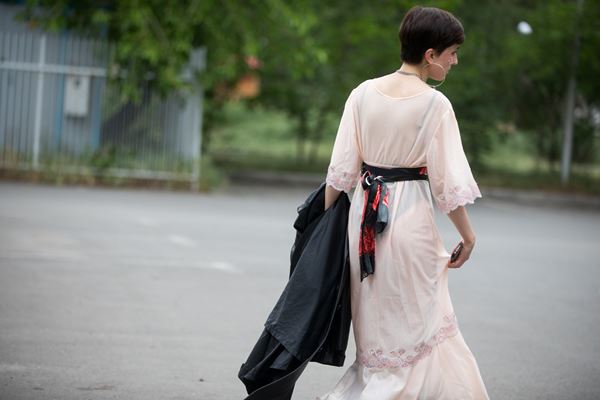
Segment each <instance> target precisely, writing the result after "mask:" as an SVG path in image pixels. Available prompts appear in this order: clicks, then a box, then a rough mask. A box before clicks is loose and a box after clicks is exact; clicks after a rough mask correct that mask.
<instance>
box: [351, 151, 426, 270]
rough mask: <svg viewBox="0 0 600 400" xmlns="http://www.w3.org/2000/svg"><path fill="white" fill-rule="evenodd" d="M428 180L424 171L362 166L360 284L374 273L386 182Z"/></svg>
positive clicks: (384, 218) (385, 220)
mask: <svg viewBox="0 0 600 400" xmlns="http://www.w3.org/2000/svg"><path fill="white" fill-rule="evenodd" d="M413 180H427V168H426V167H421V168H389V169H388V168H379V167H373V166H371V165H368V164H365V163H363V165H362V175H361V186H362V188H363V192H364V208H363V213H362V219H361V222H360V239H359V242H358V252H359V259H360V280H361V281H362V280H363V279H364V278H366V277H367V276H369V275H372V274H373V273H375V235H377V234H378V233H381V232H383V230H384V229H385V227H386V226H387V223H388V190H387V185H386V182H397V181H413Z"/></svg>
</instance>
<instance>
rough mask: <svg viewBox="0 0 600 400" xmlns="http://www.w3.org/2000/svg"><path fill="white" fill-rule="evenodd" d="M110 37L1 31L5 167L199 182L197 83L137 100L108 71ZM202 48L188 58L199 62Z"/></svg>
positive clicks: (0, 135)
mask: <svg viewBox="0 0 600 400" xmlns="http://www.w3.org/2000/svg"><path fill="white" fill-rule="evenodd" d="M111 51H112V48H111V46H110V45H109V44H108V43H107V42H106V41H103V40H98V39H93V38H83V37H77V36H74V35H73V34H68V33H62V34H49V33H46V32H39V31H32V32H25V33H24V32H10V31H0V168H3V169H20V170H36V171H40V170H41V171H46V170H50V171H53V172H56V173H58V174H60V173H83V174H94V175H106V176H120V177H134V178H146V179H168V180H189V181H190V182H191V183H192V184H193V185H195V184H196V183H197V182H198V178H199V173H200V171H199V165H200V163H199V162H200V145H201V143H200V138H201V133H200V127H201V116H202V98H201V93H202V92H201V88H199V87H197V86H195V87H194V90H190V91H188V92H186V93H183V92H182V93H173V94H171V95H170V96H168V97H167V98H161V97H160V96H158V95H157V94H156V93H154V92H153V91H152V89H151V82H150V81H149V82H148V83H147V85H145V87H143V88H141V96H140V100H139V101H137V102H132V101H128V100H126V99H125V98H124V96H123V92H122V90H121V85H120V84H119V81H118V80H116V81H114V80H113V81H110V80H109V79H108V78H107V75H108V74H107V67H108V65H109V60H110V59H111ZM203 66H204V50H203V49H199V50H197V51H195V52H194V53H193V54H192V58H191V60H190V66H189V67H188V68H187V72H188V76H189V77H190V78H191V74H190V71H191V70H192V69H199V68H203Z"/></svg>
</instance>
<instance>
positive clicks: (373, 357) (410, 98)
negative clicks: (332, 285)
mask: <svg viewBox="0 0 600 400" xmlns="http://www.w3.org/2000/svg"><path fill="white" fill-rule="evenodd" d="M399 36H400V42H401V46H402V47H401V58H402V61H403V63H402V66H401V67H400V69H399V70H398V71H394V72H393V73H391V74H389V75H386V76H382V77H379V78H375V79H369V80H367V81H365V82H363V83H361V84H360V85H359V86H358V87H356V88H355V89H354V90H353V91H352V92H351V94H350V96H349V98H348V100H347V102H346V105H345V108H344V112H343V115H342V119H341V122H340V126H339V130H338V133H337V137H336V140H335V145H334V148H333V152H332V156H331V163H330V165H329V169H328V172H327V179H326V182H327V188H326V196H325V207H326V208H328V207H329V206H330V205H331V204H332V203H333V202H334V201H335V200H336V199H337V196H338V195H339V194H340V192H341V191H345V192H349V191H350V189H351V188H352V187H353V186H354V185H356V186H357V187H356V190H355V191H354V195H353V198H352V206H351V209H350V213H349V223H348V239H349V245H350V273H351V282H350V286H351V296H352V323H353V329H354V337H355V341H356V347H357V349H356V350H357V355H356V361H355V362H354V364H353V365H352V366H350V368H349V369H348V370H347V372H346V373H345V375H344V376H343V377H342V379H341V380H340V382H339V383H338V384H337V386H336V387H335V388H334V389H333V391H332V392H330V393H328V394H326V395H324V396H322V397H320V399H322V400H338V399H344V400H350V399H360V400H371V399H372V400H386V399H389V400H392V399H394V400H398V399H449V400H467V399H487V398H488V395H487V392H486V389H485V386H484V383H483V381H482V379H481V375H480V373H479V369H478V367H477V363H476V361H475V359H474V357H473V355H472V353H471V351H470V350H469V348H468V347H467V345H466V343H465V341H464V339H463V336H462V334H461V332H460V330H459V329H458V324H457V319H456V315H455V314H454V310H453V307H452V302H451V300H450V296H449V293H448V268H460V267H461V266H462V265H463V264H464V263H465V261H467V260H468V259H469V256H470V255H471V252H472V251H473V247H474V246H475V233H474V232H473V229H472V227H471V225H470V223H469V218H468V216H467V212H466V210H465V208H464V205H466V204H467V203H473V202H474V200H475V198H477V197H481V193H480V192H479V188H478V187H477V183H476V182H475V180H474V179H473V175H472V174H471V170H470V167H469V164H468V161H467V159H466V157H465V154H464V151H463V148H462V144H461V139H460V133H459V129H458V125H457V122H456V118H455V115H454V112H453V110H452V105H451V104H450V101H449V100H448V99H447V98H446V97H445V96H444V95H443V94H442V93H440V92H438V91H437V90H435V89H434V88H432V87H430V86H429V85H427V84H426V83H425V82H427V80H428V79H434V80H437V81H443V80H444V79H445V77H446V74H447V73H448V72H449V71H450V69H451V68H452V66H453V65H456V64H458V58H457V50H458V48H459V46H460V44H462V43H463V41H464V31H463V28H462V25H461V24H460V22H459V21H458V20H457V19H456V18H455V17H454V16H453V15H452V14H450V13H448V12H446V11H443V10H440V9H437V8H429V7H414V8H412V9H410V10H409V11H408V13H407V14H406V15H405V17H404V19H403V21H402V24H401V26H400V33H399ZM432 197H433V199H435V202H436V203H437V206H438V207H439V208H440V209H441V210H442V211H443V212H445V213H447V214H448V216H449V217H450V219H451V220H452V222H453V223H454V225H455V226H456V229H457V230H458V232H459V234H460V235H461V237H462V242H461V244H459V246H462V250H461V251H460V253H459V255H458V258H456V259H455V260H453V261H451V260H450V259H451V256H450V254H449V253H448V252H447V251H446V249H445V248H444V245H443V243H442V239H441V238H440V234H439V232H438V230H437V227H436V225H435V221H434V211H433V207H432ZM365 203H367V204H365ZM386 222H387V224H386ZM459 246H457V247H459Z"/></svg>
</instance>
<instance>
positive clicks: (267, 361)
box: [238, 183, 351, 400]
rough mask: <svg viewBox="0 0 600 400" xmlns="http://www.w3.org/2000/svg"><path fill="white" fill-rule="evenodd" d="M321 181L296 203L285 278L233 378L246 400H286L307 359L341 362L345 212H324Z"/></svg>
mask: <svg viewBox="0 0 600 400" xmlns="http://www.w3.org/2000/svg"><path fill="white" fill-rule="evenodd" d="M324 202H325V184H324V183H323V184H321V186H320V187H319V188H318V189H317V190H315V191H314V192H312V193H311V194H310V195H309V196H308V198H307V199H306V201H305V202H304V203H303V204H302V205H301V206H300V207H298V217H297V218H296V221H295V222H294V228H295V229H296V231H297V233H296V240H295V241H294V245H293V247H292V251H291V266H290V278H289V281H288V284H287V286H286V287H285V289H284V290H283V293H282V294H281V296H280V297H279V300H278V301H277V304H276V305H275V307H274V308H273V310H272V311H271V314H270V315H269V317H268V319H267V322H266V323H265V330H264V331H263V333H262V335H261V337H260V338H259V340H258V342H257V343H256V345H255V347H254V349H253V350H252V352H251V354H250V356H249V357H248V360H247V361H246V362H245V363H244V364H242V366H241V368H240V372H239V374H238V377H239V378H240V379H241V380H242V382H244V384H245V385H246V389H247V391H248V393H249V394H250V396H248V397H247V400H250V399H252V400H257V399H265V400H266V399H269V400H277V399H281V400H287V399H290V398H291V395H292V392H293V388H294V385H295V383H296V380H297V379H298V377H299V376H300V374H301V373H302V371H303V370H304V368H305V367H306V365H307V364H308V362H309V361H315V362H319V363H322V364H327V365H333V366H342V365H343V364H344V359H345V352H346V347H347V345H348V335H349V332H350V319H351V312H350V287H349V260H348V240H347V227H348V212H349V210H350V201H349V200H348V196H347V195H346V194H343V193H342V194H341V195H340V196H339V198H338V199H337V201H336V202H335V203H334V204H333V205H332V206H331V207H330V208H329V209H327V210H326V211H324Z"/></svg>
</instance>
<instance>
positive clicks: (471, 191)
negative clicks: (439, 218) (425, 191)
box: [437, 184, 481, 214]
mask: <svg viewBox="0 0 600 400" xmlns="http://www.w3.org/2000/svg"><path fill="white" fill-rule="evenodd" d="M478 197H481V192H480V191H479V187H477V185H476V184H470V185H468V186H467V187H463V186H452V187H450V188H449V189H447V190H446V191H444V193H442V194H440V195H439V196H437V203H438V207H439V208H440V210H441V211H442V212H444V213H446V214H447V213H449V212H450V211H452V210H454V209H455V208H456V207H458V206H464V205H465V204H473V203H474V202H475V199H476V198H478Z"/></svg>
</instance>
